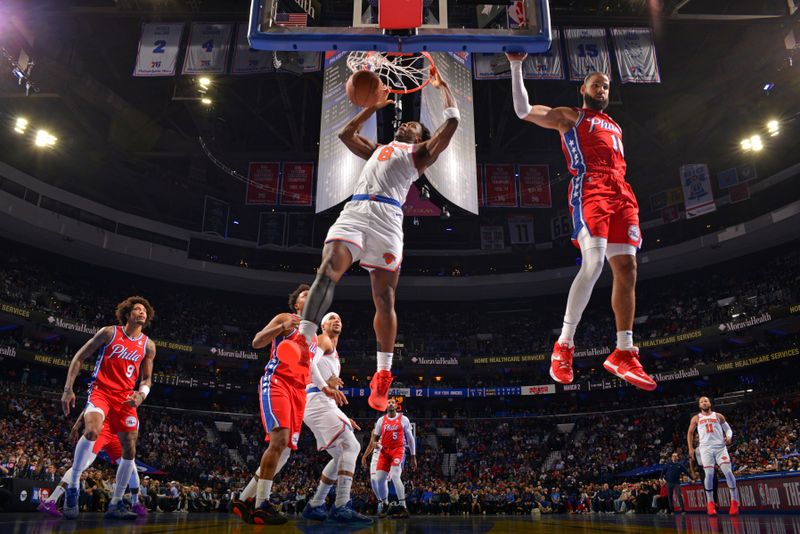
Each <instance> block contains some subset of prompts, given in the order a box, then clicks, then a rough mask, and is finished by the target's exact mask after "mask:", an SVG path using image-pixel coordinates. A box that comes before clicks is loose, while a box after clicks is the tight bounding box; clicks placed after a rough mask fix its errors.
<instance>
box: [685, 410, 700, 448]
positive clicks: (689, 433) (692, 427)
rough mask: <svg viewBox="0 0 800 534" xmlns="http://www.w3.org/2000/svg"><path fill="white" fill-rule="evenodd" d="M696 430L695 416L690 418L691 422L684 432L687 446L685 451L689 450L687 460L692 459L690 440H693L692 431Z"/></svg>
mask: <svg viewBox="0 0 800 534" xmlns="http://www.w3.org/2000/svg"><path fill="white" fill-rule="evenodd" d="M695 430H697V416H696V415H695V416H694V417H692V420H691V421H690V422H689V430H688V431H687V432H686V443H687V444H688V447H687V449H688V450H689V458H693V457H694V447H693V446H692V440H693V438H694V431H695Z"/></svg>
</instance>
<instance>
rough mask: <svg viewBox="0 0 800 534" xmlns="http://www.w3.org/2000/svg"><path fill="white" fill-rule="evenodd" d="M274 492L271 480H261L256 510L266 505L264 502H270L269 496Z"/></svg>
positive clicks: (258, 486) (257, 488) (257, 492)
mask: <svg viewBox="0 0 800 534" xmlns="http://www.w3.org/2000/svg"><path fill="white" fill-rule="evenodd" d="M271 492H272V481H271V480H263V479H261V480H259V481H258V485H257V486H256V508H258V507H259V506H261V505H262V504H264V501H268V500H269V494H270V493H271Z"/></svg>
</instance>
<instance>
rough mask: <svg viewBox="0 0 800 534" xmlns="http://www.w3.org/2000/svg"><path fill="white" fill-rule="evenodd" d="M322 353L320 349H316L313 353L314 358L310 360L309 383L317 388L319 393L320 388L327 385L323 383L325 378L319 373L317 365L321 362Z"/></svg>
mask: <svg viewBox="0 0 800 534" xmlns="http://www.w3.org/2000/svg"><path fill="white" fill-rule="evenodd" d="M322 354H323V351H322V349H321V348H319V347H317V349H316V350H315V351H314V358H313V359H312V360H311V383H312V384H314V385H315V386H317V387H318V388H319V389H320V391H322V388H324V387H325V386H327V385H328V383H327V382H326V381H325V378H323V376H322V372H320V370H319V368H318V367H317V364H318V363H319V362H320V360H322Z"/></svg>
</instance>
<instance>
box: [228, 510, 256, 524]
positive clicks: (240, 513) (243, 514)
mask: <svg viewBox="0 0 800 534" xmlns="http://www.w3.org/2000/svg"><path fill="white" fill-rule="evenodd" d="M231 513H232V514H233V515H235V516H236V517H238V518H239V519H241V520H242V521H244V522H245V523H248V524H251V525H252V524H253V520H252V518H251V516H250V514H249V513H248V511H247V510H242V507H239V506H233V507H232V508H231Z"/></svg>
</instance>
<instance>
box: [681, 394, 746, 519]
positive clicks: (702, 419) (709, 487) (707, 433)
mask: <svg viewBox="0 0 800 534" xmlns="http://www.w3.org/2000/svg"><path fill="white" fill-rule="evenodd" d="M698 406H699V407H700V413H698V414H697V415H695V416H694V417H692V421H691V422H690V423H689V431H688V432H687V433H686V441H687V443H688V445H689V457H690V458H691V457H692V456H694V455H695V449H694V445H693V442H692V438H694V431H695V430H697V434H698V437H699V445H698V447H697V450H698V451H699V452H700V459H701V462H700V464H701V465H702V466H703V471H704V472H705V478H704V479H703V488H704V489H705V491H706V499H707V501H708V504H707V510H708V515H717V508H716V505H715V504H714V466H715V465H718V466H719V468H720V471H722V474H723V475H725V481H726V482H727V483H728V489H729V490H730V492H731V508H730V512H728V513H729V514H730V515H737V514H738V513H739V490H737V489H736V477H735V476H733V471H732V470H731V455H730V454H729V453H728V448H727V445H730V443H731V438H732V437H733V430H731V426H730V425H729V424H728V422H727V421H726V420H725V417H724V416H723V415H722V414H721V413H717V412H713V411H711V400H710V399H709V398H708V397H700V399H698Z"/></svg>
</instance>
